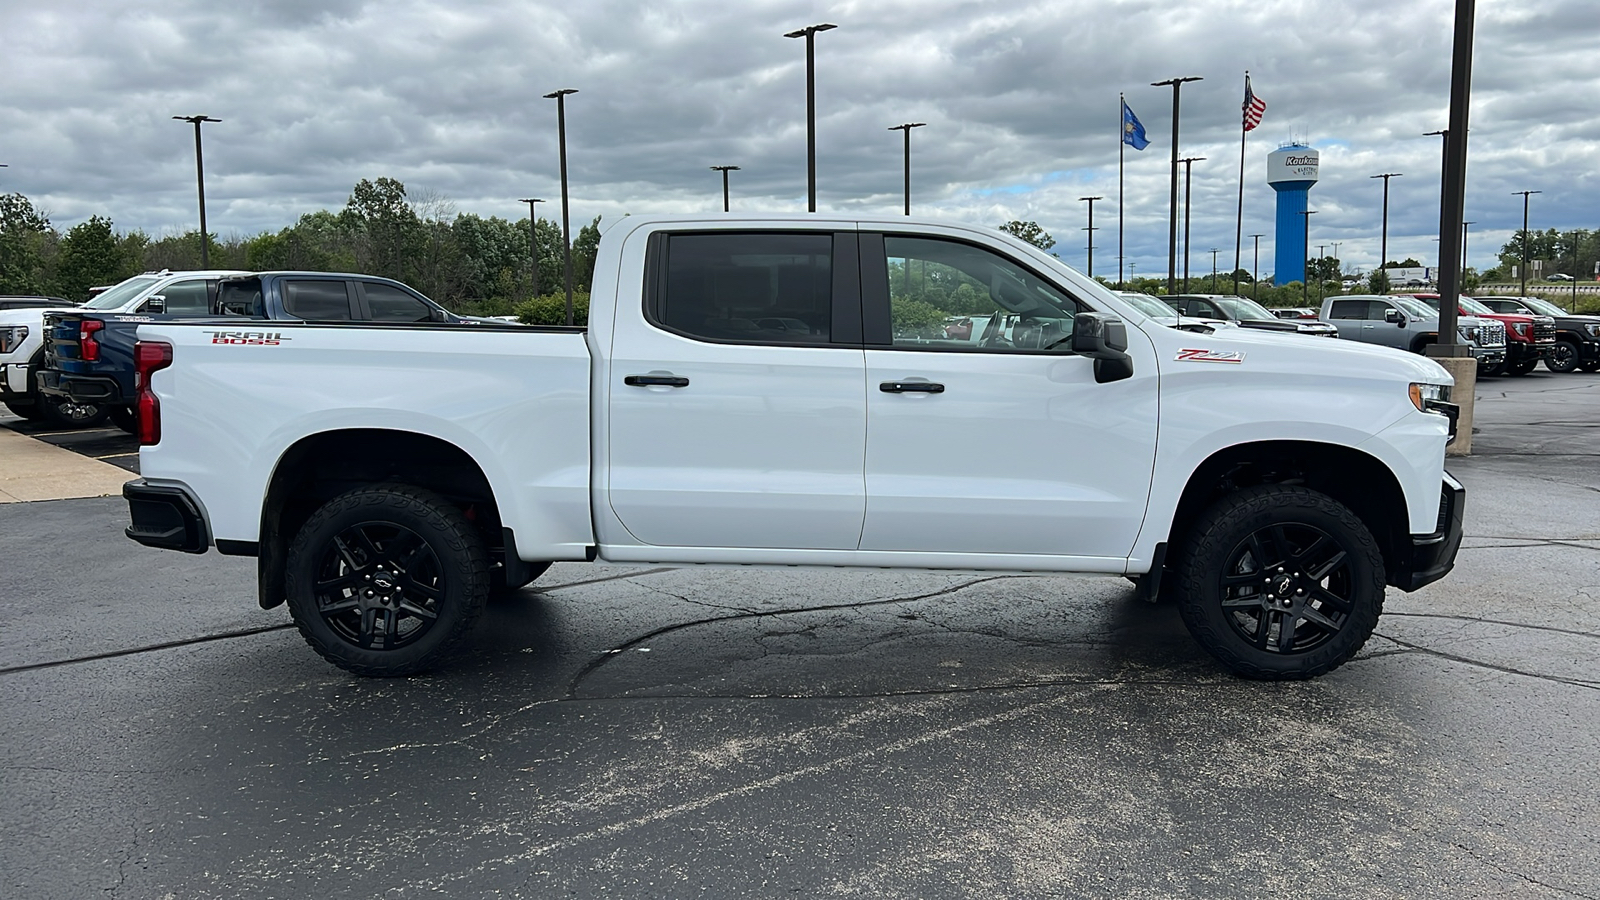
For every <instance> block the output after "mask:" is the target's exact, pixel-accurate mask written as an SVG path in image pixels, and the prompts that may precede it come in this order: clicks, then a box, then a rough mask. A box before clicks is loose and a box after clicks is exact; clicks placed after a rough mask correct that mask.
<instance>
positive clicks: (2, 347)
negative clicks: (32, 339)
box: [0, 325, 28, 353]
mask: <svg viewBox="0 0 1600 900" xmlns="http://www.w3.org/2000/svg"><path fill="white" fill-rule="evenodd" d="M27 339H28V326H26V325H13V326H11V327H10V328H0V353H10V352H11V351H13V350H15V349H17V348H18V347H20V346H22V342H23V341H25V340H27Z"/></svg>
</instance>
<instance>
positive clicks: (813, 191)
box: [784, 22, 909, 212]
mask: <svg viewBox="0 0 1600 900" xmlns="http://www.w3.org/2000/svg"><path fill="white" fill-rule="evenodd" d="M838 27H839V26H837V25H831V24H829V23H827V22H824V23H822V24H821V25H807V26H806V27H804V28H801V29H798V30H796V31H791V32H789V33H788V34H785V35H784V37H786V38H799V37H803V38H805V39H806V208H807V209H809V210H810V211H811V212H816V211H817V52H816V43H817V41H816V39H817V32H819V31H831V30H832V29H835V28H838ZM907 133H908V134H909V132H907Z"/></svg>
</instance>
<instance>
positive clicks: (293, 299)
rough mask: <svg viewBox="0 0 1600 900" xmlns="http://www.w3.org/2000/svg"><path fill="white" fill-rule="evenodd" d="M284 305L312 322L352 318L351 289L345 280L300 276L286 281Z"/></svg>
mask: <svg viewBox="0 0 1600 900" xmlns="http://www.w3.org/2000/svg"><path fill="white" fill-rule="evenodd" d="M283 308H284V310H285V311H287V312H288V313H289V315H291V316H294V317H295V318H299V319H305V320H306V321H308V322H333V321H349V320H350V319H352V318H354V316H352V315H351V312H350V292H349V289H348V288H347V287H346V286H345V283H344V282H343V281H332V280H321V279H317V280H311V279H296V280H290V281H285V282H284V283H283Z"/></svg>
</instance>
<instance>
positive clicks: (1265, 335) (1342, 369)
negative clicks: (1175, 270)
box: [1145, 328, 1455, 388]
mask: <svg viewBox="0 0 1600 900" xmlns="http://www.w3.org/2000/svg"><path fill="white" fill-rule="evenodd" d="M1145 333H1146V334H1147V335H1149V337H1150V338H1151V340H1152V342H1153V343H1155V345H1156V352H1157V353H1158V354H1159V359H1160V366H1161V370H1162V371H1163V372H1174V371H1182V369H1178V368H1175V367H1181V366H1188V365H1194V366H1200V365H1205V364H1206V363H1204V362H1189V361H1188V360H1182V359H1179V357H1180V356H1183V355H1184V354H1185V352H1186V351H1192V350H1209V351H1236V352H1239V353H1243V354H1244V359H1243V361H1242V362H1241V363H1239V365H1238V366H1237V367H1234V366H1229V368H1231V369H1234V370H1235V371H1239V372H1252V371H1253V372H1258V373H1261V374H1263V375H1266V376H1269V377H1270V376H1274V375H1278V374H1280V373H1281V374H1290V373H1292V374H1294V375H1297V376H1310V377H1317V376H1318V375H1319V373H1325V374H1326V375H1327V376H1329V377H1330V378H1332V379H1339V378H1350V377H1359V378H1379V379H1393V380H1394V381H1396V382H1401V383H1405V382H1412V381H1416V382H1425V383H1429V384H1454V383H1455V382H1454V379H1452V378H1451V377H1450V373H1449V372H1447V371H1445V369H1444V367H1443V366H1441V365H1439V364H1438V363H1436V362H1434V361H1433V360H1431V359H1428V358H1427V357H1425V356H1418V355H1417V354H1415V353H1408V352H1407V351H1404V350H1397V349H1395V348H1393V347H1385V346H1382V345H1379V344H1367V343H1363V342H1361V341H1329V340H1320V341H1305V340H1298V339H1290V340H1285V339H1284V337H1283V333H1282V332H1274V331H1266V330H1263V329H1259V328H1219V329H1216V330H1215V331H1213V332H1211V333H1210V334H1195V333H1192V332H1186V331H1174V330H1172V329H1167V328H1160V329H1152V328H1147V329H1145ZM1218 368H1221V367H1220V366H1219V367H1218ZM1330 388H1331V386H1330Z"/></svg>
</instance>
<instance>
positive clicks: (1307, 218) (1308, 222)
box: [1300, 209, 1317, 306]
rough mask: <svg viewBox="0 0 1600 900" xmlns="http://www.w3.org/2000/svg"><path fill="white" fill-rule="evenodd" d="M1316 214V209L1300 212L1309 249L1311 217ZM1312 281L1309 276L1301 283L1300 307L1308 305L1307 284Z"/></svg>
mask: <svg viewBox="0 0 1600 900" xmlns="http://www.w3.org/2000/svg"><path fill="white" fill-rule="evenodd" d="M1316 214H1317V211H1316V210H1314V209H1303V210H1301V211H1300V215H1301V216H1304V217H1305V218H1304V221H1305V223H1306V226H1305V227H1306V231H1305V236H1306V246H1307V247H1309V246H1311V217H1312V216H1314V215H1316ZM1310 281H1311V278H1310V277H1309V276H1307V277H1306V279H1305V281H1302V282H1300V305H1301V306H1305V305H1306V301H1307V299H1308V294H1307V290H1306V288H1307V283H1308V282H1310Z"/></svg>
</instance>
